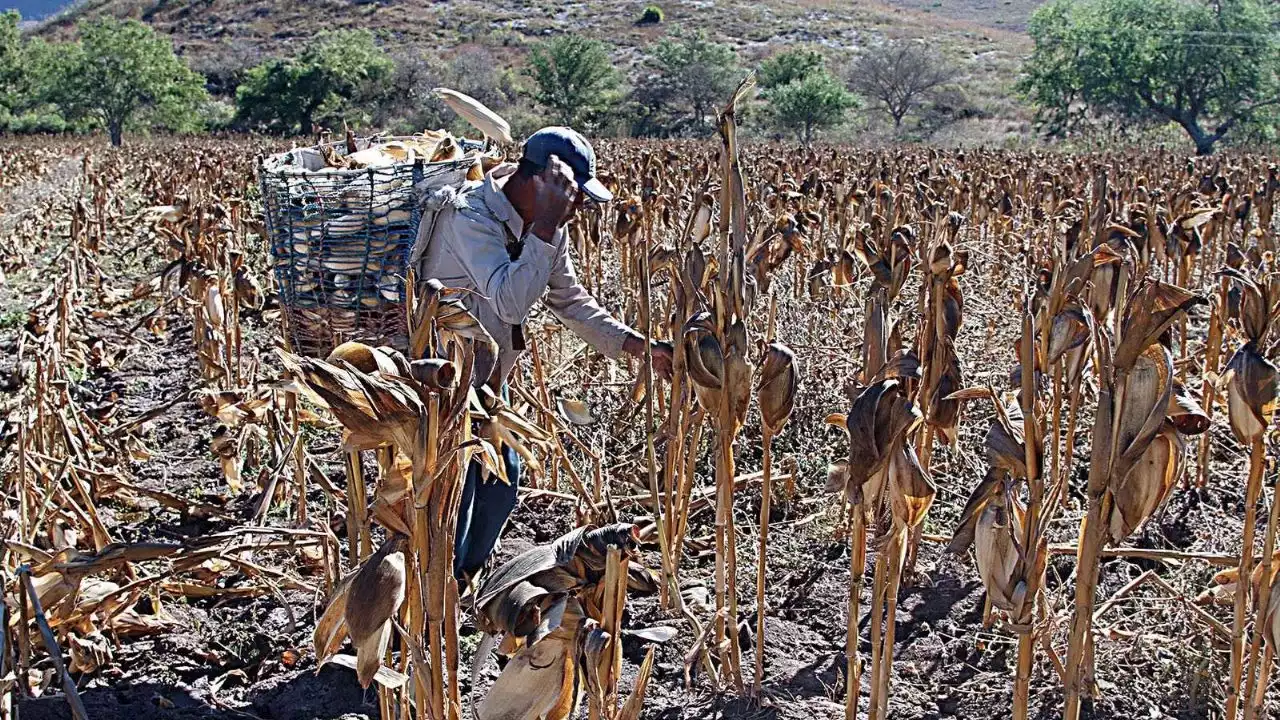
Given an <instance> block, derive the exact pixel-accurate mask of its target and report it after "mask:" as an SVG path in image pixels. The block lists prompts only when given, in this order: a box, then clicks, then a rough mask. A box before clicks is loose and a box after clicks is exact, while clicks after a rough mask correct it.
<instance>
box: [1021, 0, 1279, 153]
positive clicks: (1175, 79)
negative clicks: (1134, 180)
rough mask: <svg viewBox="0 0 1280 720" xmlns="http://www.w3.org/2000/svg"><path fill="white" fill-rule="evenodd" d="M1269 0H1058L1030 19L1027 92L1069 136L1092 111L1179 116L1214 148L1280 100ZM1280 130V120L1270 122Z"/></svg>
mask: <svg viewBox="0 0 1280 720" xmlns="http://www.w3.org/2000/svg"><path fill="white" fill-rule="evenodd" d="M1275 7H1276V6H1275V4H1274V3H1270V4H1268V3H1267V2H1266V1H1265V0H1215V1H1213V2H1206V1H1204V0H1089V1H1088V2H1067V1H1066V0H1055V2H1052V3H1050V4H1048V5H1045V6H1043V7H1041V8H1040V9H1039V10H1037V11H1036V13H1035V14H1034V15H1033V16H1032V19H1031V24H1030V28H1029V30H1030V33H1031V37H1032V40H1034V42H1035V48H1034V50H1033V52H1032V54H1031V58H1030V59H1029V60H1028V61H1027V63H1026V65H1025V67H1024V69H1023V70H1024V75H1023V78H1022V79H1021V81H1020V89H1021V90H1022V91H1023V92H1025V93H1026V94H1027V95H1028V97H1029V98H1030V99H1031V100H1032V101H1033V102H1034V103H1035V104H1036V105H1037V106H1038V119H1039V120H1040V122H1041V123H1042V124H1043V125H1044V126H1045V128H1046V129H1047V130H1048V131H1049V132H1050V133H1051V134H1061V133H1063V132H1065V131H1067V130H1069V129H1071V128H1072V127H1074V126H1076V125H1077V124H1079V123H1080V122H1081V121H1082V120H1083V119H1085V118H1086V117H1087V116H1089V115H1093V116H1110V117H1115V118H1119V119H1121V120H1124V121H1141V120H1152V119H1154V120H1160V121H1164V122H1170V121H1171V122H1174V123H1176V124H1177V125H1178V126H1179V127H1181V128H1182V129H1183V130H1184V131H1185V132H1186V133H1187V135H1188V136H1189V137H1190V138H1191V140H1192V142H1194V143H1195V146H1196V152H1197V153H1200V154H1208V153H1211V152H1213V149H1214V147H1215V146H1216V145H1217V143H1218V142H1219V141H1220V140H1222V139H1223V138H1224V137H1226V136H1227V135H1228V134H1229V133H1232V132H1233V131H1238V130H1241V129H1243V130H1246V131H1248V130H1250V129H1251V128H1250V126H1254V127H1256V126H1258V125H1261V124H1265V123H1267V122H1268V121H1270V122H1271V123H1274V121H1275V118H1274V115H1270V114H1271V113H1274V111H1275V110H1276V109H1277V106H1280V35H1277V32H1276V26H1277V22H1280V19H1278V18H1277V14H1278V13H1277V10H1276V9H1275ZM1272 127H1273V128H1274V124H1273V125H1272Z"/></svg>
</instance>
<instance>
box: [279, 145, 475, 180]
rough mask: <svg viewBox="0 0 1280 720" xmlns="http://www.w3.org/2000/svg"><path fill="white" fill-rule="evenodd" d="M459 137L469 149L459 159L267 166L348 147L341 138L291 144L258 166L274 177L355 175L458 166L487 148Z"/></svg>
mask: <svg viewBox="0 0 1280 720" xmlns="http://www.w3.org/2000/svg"><path fill="white" fill-rule="evenodd" d="M418 137H419V136H417V135H374V136H371V137H369V138H367V140H369V142H370V144H372V143H374V142H395V141H397V140H414V139H416V138H418ZM456 139H457V140H458V144H459V145H460V146H461V147H462V148H463V150H464V151H465V153H466V154H465V155H463V156H462V157H460V158H458V159H456V160H439V161H436V162H426V161H424V160H423V159H422V158H415V159H414V161H413V162H411V163H407V162H397V163H392V164H390V165H383V166H381V167H367V168H359V169H352V170H344V169H342V168H321V169H319V170H307V169H305V168H300V167H280V168H275V169H272V170H267V169H266V166H267V165H268V164H269V163H270V162H271V161H272V160H275V159H277V158H283V157H284V156H285V155H288V154H289V153H292V152H295V151H297V150H313V149H316V148H322V147H332V148H338V147H343V148H345V147H346V141H345V140H337V141H333V142H327V143H316V144H315V145H300V146H298V147H293V148H289V149H288V150H284V151H281V152H278V153H274V154H272V155H266V156H264V157H262V158H259V160H258V170H259V171H261V173H262V175H263V177H270V176H274V177H292V176H317V175H318V176H322V177H340V178H341V177H347V178H355V177H360V176H366V175H373V174H376V173H379V172H395V171H397V170H403V169H405V168H412V167H424V168H427V167H430V168H444V167H458V166H462V165H470V164H472V163H474V162H475V161H476V158H478V157H480V155H482V154H483V150H484V147H485V145H484V143H482V142H478V141H475V140H468V139H466V138H456Z"/></svg>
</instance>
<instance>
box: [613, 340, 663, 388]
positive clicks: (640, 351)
mask: <svg viewBox="0 0 1280 720" xmlns="http://www.w3.org/2000/svg"><path fill="white" fill-rule="evenodd" d="M649 347H650V352H651V353H652V354H653V374H654V375H656V376H658V377H660V378H662V379H663V380H670V379H671V372H672V369H673V367H674V363H675V349H674V348H672V347H671V343H669V342H663V341H661V340H653V341H651V342H650V343H649ZM622 351H623V352H625V353H626V354H628V355H630V356H632V357H634V358H636V359H638V360H641V361H643V360H644V337H643V336H641V335H630V336H628V337H627V339H626V341H625V342H623V343H622Z"/></svg>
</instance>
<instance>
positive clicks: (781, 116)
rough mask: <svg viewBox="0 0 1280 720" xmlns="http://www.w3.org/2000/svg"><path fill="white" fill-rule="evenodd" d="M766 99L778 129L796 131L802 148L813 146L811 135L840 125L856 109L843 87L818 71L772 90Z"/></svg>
mask: <svg viewBox="0 0 1280 720" xmlns="http://www.w3.org/2000/svg"><path fill="white" fill-rule="evenodd" d="M767 97H768V100H769V112H770V115H771V116H772V117H773V120H774V122H775V124H776V125H777V126H778V128H779V129H780V130H795V131H796V132H797V134H799V135H800V139H801V140H803V141H804V142H805V144H809V143H811V142H813V133H814V131H816V130H825V129H827V128H832V127H835V126H836V125H839V124H840V123H841V122H843V121H844V117H845V113H846V112H848V110H849V109H850V108H853V107H856V106H857V99H856V98H855V97H854V96H853V95H852V94H851V93H850V92H849V91H848V90H847V89H845V86H844V84H843V83H841V82H840V81H839V80H837V79H836V78H834V77H832V76H831V74H830V73H828V72H827V71H825V70H821V69H819V70H817V71H814V72H810V73H808V74H807V75H805V76H804V77H803V78H801V79H798V80H792V81H790V82H788V83H787V84H786V85H780V86H777V87H774V88H772V89H771V90H769V92H768V96H767Z"/></svg>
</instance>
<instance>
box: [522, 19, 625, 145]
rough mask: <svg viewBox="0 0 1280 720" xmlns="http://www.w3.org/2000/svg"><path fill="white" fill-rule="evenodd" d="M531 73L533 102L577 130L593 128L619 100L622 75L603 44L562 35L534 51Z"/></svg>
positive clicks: (580, 37) (530, 58)
mask: <svg viewBox="0 0 1280 720" xmlns="http://www.w3.org/2000/svg"><path fill="white" fill-rule="evenodd" d="M527 72H528V74H529V76H530V77H531V78H533V81H534V83H535V85H536V86H537V87H536V88H535V89H534V93H533V98H534V100H536V101H537V102H538V104H539V105H542V106H544V107H546V108H547V109H548V110H550V111H551V114H552V115H553V116H554V118H555V121H556V122H558V123H561V124H563V125H571V126H574V127H577V126H581V125H593V124H595V123H596V122H598V120H599V119H600V118H601V117H602V116H603V115H604V114H605V112H606V111H607V109H608V108H609V106H610V105H612V104H613V102H614V100H615V99H616V95H615V91H616V90H617V88H618V73H617V71H616V70H614V69H613V62H612V61H611V60H610V59H609V51H608V49H607V48H606V46H605V44H604V43H602V42H600V41H599V40H588V39H586V38H584V37H582V36H580V35H561V36H560V37H557V38H555V39H553V40H548V41H546V42H544V43H542V44H540V45H538V46H536V47H534V48H533V50H532V51H530V53H529V67H528V69H527Z"/></svg>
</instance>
